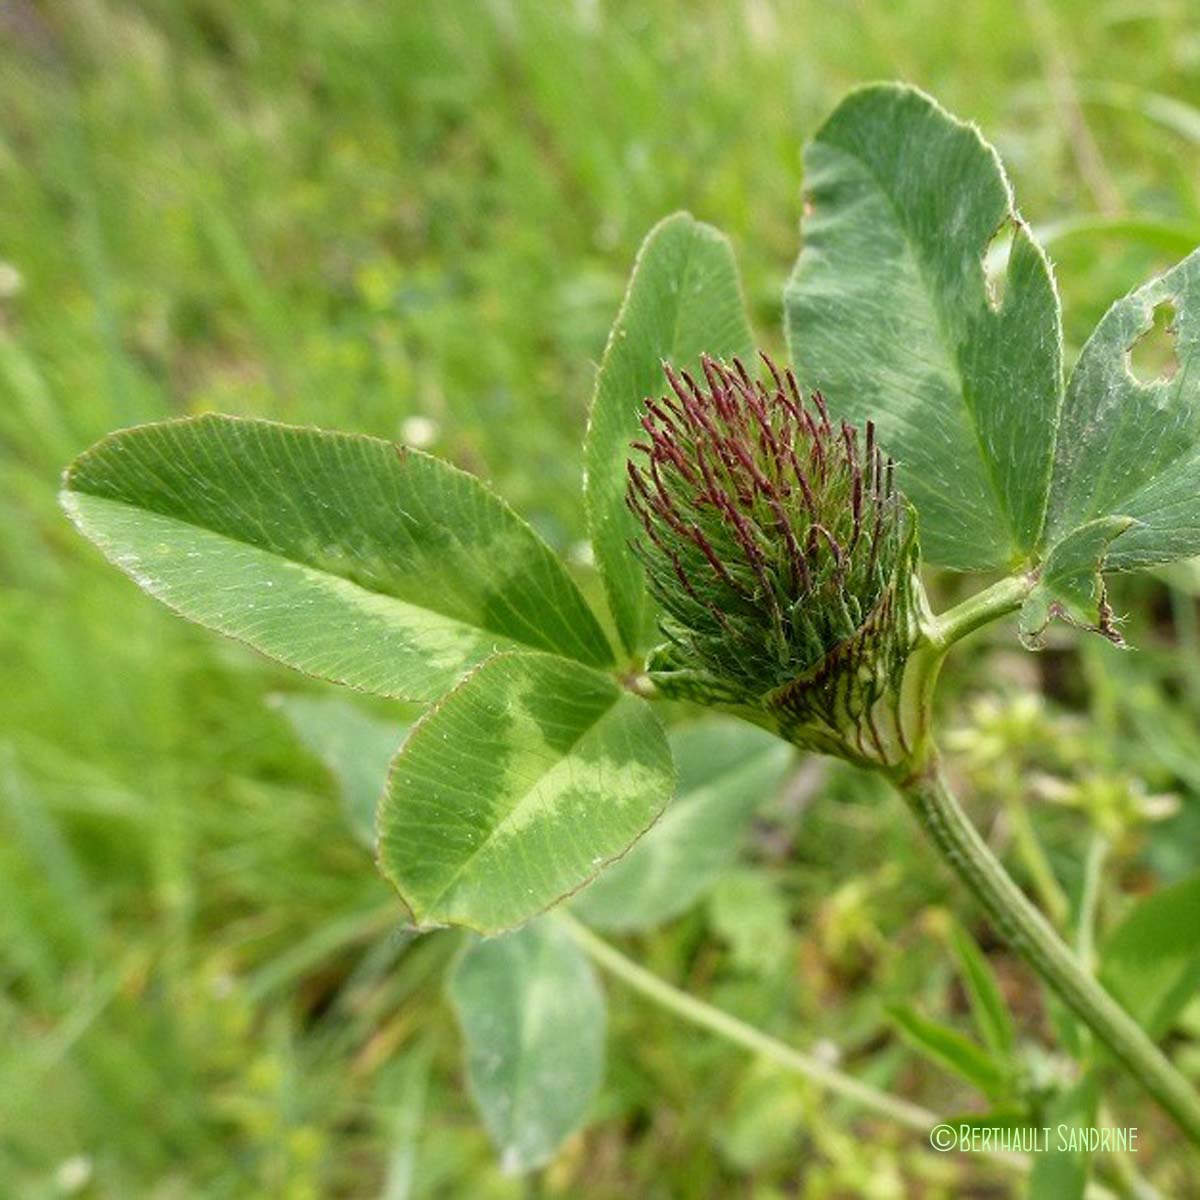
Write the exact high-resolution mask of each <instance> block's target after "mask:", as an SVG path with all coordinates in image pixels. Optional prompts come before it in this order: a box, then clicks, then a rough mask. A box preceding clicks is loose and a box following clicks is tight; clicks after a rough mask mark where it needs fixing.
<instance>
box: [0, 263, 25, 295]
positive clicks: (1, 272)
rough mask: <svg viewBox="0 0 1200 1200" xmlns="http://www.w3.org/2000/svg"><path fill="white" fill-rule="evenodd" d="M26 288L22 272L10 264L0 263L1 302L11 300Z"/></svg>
mask: <svg viewBox="0 0 1200 1200" xmlns="http://www.w3.org/2000/svg"><path fill="white" fill-rule="evenodd" d="M24 286H25V280H24V278H23V277H22V275H21V272H20V271H18V270H17V268H16V267H14V266H13V265H12V263H9V262H0V300H11V299H12V298H13V297H14V296H15V295H16V294H17V293H18V292H19V291H20V290H21V288H23V287H24Z"/></svg>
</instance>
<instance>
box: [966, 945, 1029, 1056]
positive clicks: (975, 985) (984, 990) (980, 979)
mask: <svg viewBox="0 0 1200 1200" xmlns="http://www.w3.org/2000/svg"><path fill="white" fill-rule="evenodd" d="M950 938H951V941H952V942H953V944H954V953H955V956H956V957H957V959H958V964H959V967H960V968H961V969H962V975H963V981H964V982H965V983H966V987H967V998H968V1000H969V1001H970V1004H971V1015H972V1016H973V1017H974V1018H975V1026H976V1028H977V1029H978V1030H979V1032H980V1035H981V1036H982V1037H983V1040H984V1042H986V1043H987V1046H988V1049H990V1050H991V1051H992V1052H993V1053H994V1054H996V1055H997V1056H998V1057H1000V1058H1006V1057H1008V1055H1010V1054H1011V1053H1012V1048H1013V1044H1014V1041H1015V1035H1014V1033H1013V1023H1012V1017H1011V1016H1010V1014H1009V1011H1008V1005H1007V1004H1006V1003H1005V1002H1004V996H1003V995H1002V994H1001V992H1000V984H999V983H998V982H997V980H996V973H995V972H994V971H993V970H992V967H991V964H990V963H989V962H988V960H987V959H986V958H985V957H984V956H983V952H982V951H981V950H980V949H979V946H978V945H977V944H976V942H975V939H974V938H973V937H972V936H971V935H970V934H969V933H968V932H967V931H966V930H965V929H963V927H962V926H961V925H959V924H958V923H957V922H956V923H955V924H954V925H952V926H951V930H950Z"/></svg>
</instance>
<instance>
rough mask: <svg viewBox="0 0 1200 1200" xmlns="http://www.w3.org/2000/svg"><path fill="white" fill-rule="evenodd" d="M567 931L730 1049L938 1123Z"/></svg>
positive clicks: (1023, 1162) (575, 926)
mask: <svg viewBox="0 0 1200 1200" xmlns="http://www.w3.org/2000/svg"><path fill="white" fill-rule="evenodd" d="M555 915H556V917H557V919H558V920H559V921H560V922H561V924H562V926H563V927H564V928H565V929H566V931H567V932H568V933H569V934H570V935H571V937H572V938H574V939H575V942H576V944H577V945H578V946H579V948H580V949H581V950H582V951H583V952H584V953H585V954H586V955H587V956H588V957H589V958H591V959H592V960H593V961H594V962H595V963H596V964H597V965H598V966H600V967H601V968H602V969H603V970H605V971H607V972H608V973H609V974H610V975H614V976H615V977H616V978H617V979H620V980H621V981H622V982H623V983H625V984H628V985H629V986H630V987H631V988H633V990H634V991H636V992H640V993H641V994H642V995H643V996H645V997H646V998H647V999H648V1000H652V1001H653V1002H654V1003H655V1004H658V1005H660V1006H661V1007H662V1008H665V1009H667V1010H668V1011H669V1012H673V1013H674V1014H675V1015H676V1016H679V1017H682V1018H683V1019H684V1020H685V1021H690V1022H691V1023H692V1024H693V1025H697V1026H699V1027H700V1028H701V1029H707V1030H708V1031H709V1032H710V1033H715V1034H716V1035H717V1036H718V1037H723V1038H724V1039H725V1040H726V1041H729V1042H732V1043H733V1044H734V1045H737V1046H741V1047H742V1048H743V1049H744V1050H749V1051H750V1052H751V1053H753V1054H759V1055H761V1056H762V1057H763V1058H765V1059H767V1060H768V1061H770V1062H772V1063H774V1064H775V1065H776V1066H778V1067H780V1068H782V1069H783V1070H785V1071H789V1072H791V1073H792V1074H793V1075H799V1076H801V1077H802V1078H804V1079H807V1080H808V1081H809V1082H810V1083H813V1084H815V1085H816V1086H817V1087H821V1088H824V1089H825V1090H826V1091H829V1092H833V1093H834V1094H835V1095H838V1096H841V1097H843V1098H844V1099H846V1100H849V1101H851V1102H852V1103H854V1104H857V1105H858V1106H859V1107H860V1108H865V1109H867V1110H868V1111H869V1112H873V1113H877V1114H878V1115H879V1116H881V1117H886V1118H887V1119H888V1120H890V1121H894V1122H895V1123H896V1124H897V1125H902V1126H903V1127H904V1128H906V1129H912V1130H914V1131H915V1132H917V1133H920V1134H928V1133H929V1132H930V1131H931V1130H932V1129H934V1128H935V1127H936V1126H937V1125H938V1123H939V1120H940V1119H939V1117H938V1116H937V1115H936V1114H935V1113H932V1112H930V1111H929V1110H928V1109H926V1108H922V1107H921V1106H920V1105H918V1104H911V1103H909V1101H907V1100H902V1099H900V1098H899V1097H898V1096H892V1095H889V1094H888V1093H887V1092H884V1091H880V1090H879V1089H878V1088H874V1087H872V1086H871V1085H870V1084H869V1083H863V1082H861V1081H860V1080H858V1079H855V1078H854V1077H853V1076H851V1075H846V1074H844V1073H843V1072H841V1071H839V1070H837V1069H836V1068H835V1067H830V1066H827V1065H826V1064H825V1063H823V1062H821V1061H819V1060H818V1059H815V1058H813V1057H811V1056H810V1055H807V1054H804V1053H803V1052H802V1051H800V1050H796V1049H794V1048H793V1047H791V1046H789V1045H788V1044H787V1043H786V1042H781V1041H779V1039H778V1038H773V1037H771V1036H770V1035H769V1034H766V1033H763V1032H762V1030H760V1029H756V1028H755V1027H754V1026H753V1025H748V1024H747V1023H746V1022H745V1021H742V1020H739V1019H738V1018H737V1017H734V1016H731V1015H730V1014H729V1013H727V1012H722V1010H721V1009H719V1008H714V1007H713V1006H712V1005H711V1004H706V1003H705V1002H704V1001H703V1000H697V999H696V997H695V996H689V995H688V994H687V992H683V991H680V990H679V988H677V987H674V986H673V985H672V984H669V983H667V981H666V980H665V979H660V978H659V977H658V976H657V975H654V974H653V973H651V972H650V971H647V970H646V969H645V968H644V967H639V966H638V965H637V963H635V962H633V961H632V960H631V959H629V958H626V957H625V955H624V954H622V953H621V952H620V951H619V950H618V949H617V948H616V947H615V946H611V945H609V943H608V942H606V941H605V940H604V939H603V938H600V937H597V936H596V934H594V933H593V932H592V931H591V930H590V929H589V928H588V927H587V926H586V925H584V924H583V923H582V922H580V921H578V920H577V919H576V918H575V917H573V916H571V915H570V913H568V912H566V911H565V910H563V909H559V910H558V912H557V913H556V914H555ZM982 1154H983V1156H984V1157H985V1158H989V1159H991V1160H992V1161H993V1162H996V1163H999V1164H1001V1165H1003V1166H1006V1167H1009V1168H1011V1169H1013V1170H1015V1171H1019V1172H1021V1173H1022V1174H1028V1173H1029V1171H1030V1170H1032V1168H1033V1163H1032V1160H1031V1159H1030V1158H1029V1156H1028V1155H1025V1154H1017V1153H1008V1152H1005V1151H1002V1150H985V1151H983V1152H982ZM1085 1195H1086V1196H1087V1197H1088V1200H1113V1193H1112V1192H1110V1191H1109V1190H1108V1189H1107V1188H1105V1187H1102V1186H1101V1185H1099V1184H1096V1183H1089V1184H1088V1187H1087V1191H1086V1193H1085Z"/></svg>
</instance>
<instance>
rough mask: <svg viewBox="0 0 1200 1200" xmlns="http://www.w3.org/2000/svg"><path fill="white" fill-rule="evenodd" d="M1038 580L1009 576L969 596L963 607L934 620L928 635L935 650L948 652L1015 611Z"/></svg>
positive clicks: (949, 610) (958, 607) (952, 609)
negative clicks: (964, 639)
mask: <svg viewBox="0 0 1200 1200" xmlns="http://www.w3.org/2000/svg"><path fill="white" fill-rule="evenodd" d="M1035 583H1036V580H1034V579H1033V578H1031V577H1030V576H1028V575H1007V576H1005V577H1004V578H1003V579H1001V580H999V581H998V582H997V583H993V584H992V586H991V587H987V588H984V589H983V591H982V592H976V593H975V595H973V596H968V597H967V599H966V600H964V601H963V602H962V603H961V604H956V605H955V606H954V607H953V608H951V609H947V610H946V612H944V613H941V614H940V615H939V616H936V617H932V618H931V619H930V621H929V627H928V629H927V630H926V634H927V636H928V638H929V641H930V642H931V643H932V644H933V646H934V647H936V648H937V649H939V650H941V651H942V652H943V653H945V651H946V650H948V649H949V648H950V647H951V646H952V645H953V644H954V643H955V642H957V641H958V640H959V638H964V637H966V636H967V634H968V633H972V632H973V631H974V630H976V629H979V628H980V627H981V626H983V625H987V624H989V623H990V622H992V621H995V620H997V619H998V618H1000V617H1003V616H1004V615H1005V614H1006V613H1010V612H1015V611H1016V610H1017V609H1018V608H1020V607H1021V605H1022V604H1023V603H1024V602H1025V599H1026V597H1027V596H1028V595H1029V593H1030V592H1031V591H1033V588H1034V585H1035Z"/></svg>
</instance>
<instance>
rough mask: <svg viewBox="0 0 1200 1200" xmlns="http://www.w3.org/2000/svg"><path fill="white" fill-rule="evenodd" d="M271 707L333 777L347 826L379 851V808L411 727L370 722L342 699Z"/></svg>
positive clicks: (287, 700) (298, 699) (301, 699)
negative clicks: (398, 751) (377, 836)
mask: <svg viewBox="0 0 1200 1200" xmlns="http://www.w3.org/2000/svg"><path fill="white" fill-rule="evenodd" d="M272 703H273V704H274V705H275V707H277V708H278V709H279V710H280V711H281V712H282V713H283V715H284V716H285V717H287V719H288V723H289V724H290V725H291V727H292V728H293V729H294V730H295V732H296V736H297V737H298V738H299V739H300V741H301V742H302V743H303V744H304V745H305V747H306V748H307V749H308V750H310V751H311V752H312V753H313V754H314V755H315V756H316V757H317V758H318V759H320V760H321V762H322V763H323V764H324V765H325V768H326V770H328V771H329V773H330V774H331V775H332V776H333V778H334V781H335V782H336V783H337V785H338V791H339V792H340V793H341V797H342V806H343V808H344V809H345V813H346V820H347V822H348V824H349V825H350V828H351V829H352V830H353V831H354V835H355V837H357V838H358V840H359V841H360V842H362V844H363V845H364V846H371V847H373V846H374V845H375V806H376V804H377V803H378V801H379V799H380V797H381V796H382V795H383V787H384V784H385V783H386V782H387V774H388V766H389V764H390V763H391V761H392V758H393V756H394V755H395V753H396V748H397V747H398V746H399V745H400V743H401V742H402V741H403V740H404V734H405V732H406V730H407V729H408V726H407V724H404V723H402V722H400V721H380V720H379V719H378V718H377V717H369V716H368V715H367V714H366V713H364V712H363V711H362V710H361V709H360V708H358V707H357V706H356V705H354V704H351V703H350V702H349V701H347V700H342V699H341V698H340V697H338V696H304V695H292V694H283V695H278V696H273V697H272Z"/></svg>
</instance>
